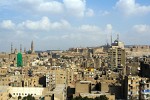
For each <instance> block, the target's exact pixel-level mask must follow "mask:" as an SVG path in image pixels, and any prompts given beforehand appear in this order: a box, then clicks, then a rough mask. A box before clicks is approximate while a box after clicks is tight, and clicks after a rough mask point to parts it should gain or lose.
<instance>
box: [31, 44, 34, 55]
mask: <svg viewBox="0 0 150 100" xmlns="http://www.w3.org/2000/svg"><path fill="white" fill-rule="evenodd" d="M31 53H34V44H33V41H32V42H31Z"/></svg>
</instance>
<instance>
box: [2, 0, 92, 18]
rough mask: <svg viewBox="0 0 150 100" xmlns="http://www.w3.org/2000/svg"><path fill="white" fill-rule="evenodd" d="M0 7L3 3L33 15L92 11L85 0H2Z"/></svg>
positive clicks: (80, 14) (87, 13)
mask: <svg viewBox="0 0 150 100" xmlns="http://www.w3.org/2000/svg"><path fill="white" fill-rule="evenodd" d="M2 1H4V2H1V3H0V5H1V6H0V7H1V8H3V7H2V6H3V5H4V8H6V7H7V8H8V9H11V10H14V11H18V12H21V14H22V12H24V14H26V13H27V14H35V15H43V14H45V15H53V14H58V15H60V16H64V15H66V14H67V15H68V16H75V17H79V18H80V17H84V16H89V17H91V16H93V15H94V11H93V9H91V8H87V6H86V0H63V1H57V0H15V1H13V2H12V1H11V0H2Z"/></svg>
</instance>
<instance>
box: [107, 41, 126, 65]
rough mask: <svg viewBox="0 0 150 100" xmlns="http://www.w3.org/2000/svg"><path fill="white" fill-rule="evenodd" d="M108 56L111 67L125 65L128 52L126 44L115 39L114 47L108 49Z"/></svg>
mask: <svg viewBox="0 0 150 100" xmlns="http://www.w3.org/2000/svg"><path fill="white" fill-rule="evenodd" d="M108 57H109V60H110V66H111V67H118V66H125V62H126V53H125V49H124V44H123V43H122V42H119V41H118V40H115V41H114V43H113V44H112V47H111V48H110V49H109V50H108Z"/></svg>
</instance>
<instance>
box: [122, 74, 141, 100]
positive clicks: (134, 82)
mask: <svg viewBox="0 0 150 100" xmlns="http://www.w3.org/2000/svg"><path fill="white" fill-rule="evenodd" d="M140 81H141V78H140V77H139V76H131V75H129V76H126V77H125V86H124V88H125V89H124V90H125V93H124V94H125V99H126V100H139V91H140V89H139V87H140Z"/></svg>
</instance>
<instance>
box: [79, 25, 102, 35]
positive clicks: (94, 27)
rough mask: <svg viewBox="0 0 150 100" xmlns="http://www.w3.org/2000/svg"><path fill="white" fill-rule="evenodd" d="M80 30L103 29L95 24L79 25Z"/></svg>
mask: <svg viewBox="0 0 150 100" xmlns="http://www.w3.org/2000/svg"><path fill="white" fill-rule="evenodd" d="M79 30H80V31H82V32H90V33H91V32H92V33H94V32H96V33H98V32H101V29H100V28H99V27H98V26H95V25H81V26H80V27H79Z"/></svg>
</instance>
